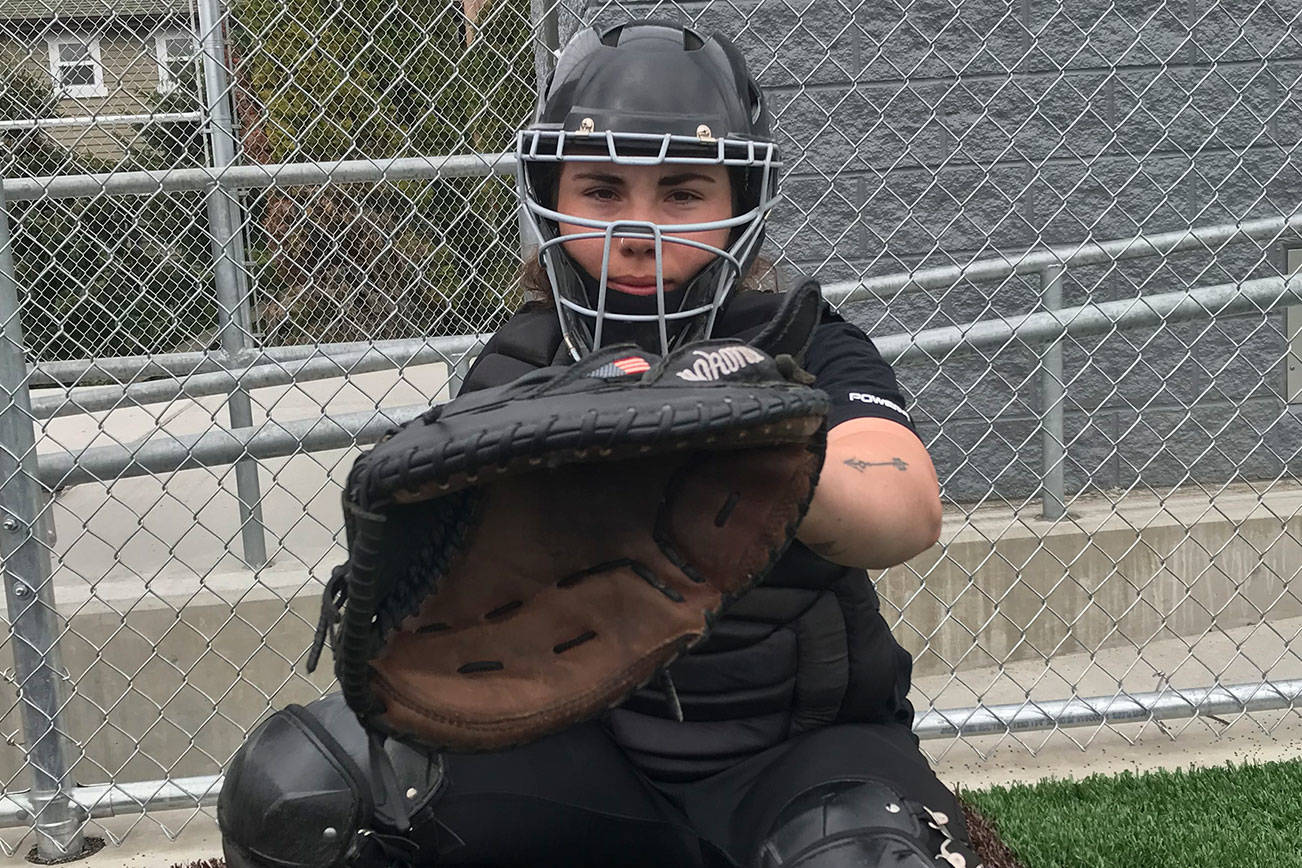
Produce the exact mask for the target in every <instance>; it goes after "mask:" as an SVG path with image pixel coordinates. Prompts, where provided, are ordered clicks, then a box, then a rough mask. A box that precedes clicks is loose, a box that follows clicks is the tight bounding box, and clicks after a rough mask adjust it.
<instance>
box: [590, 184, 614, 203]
mask: <svg viewBox="0 0 1302 868" xmlns="http://www.w3.org/2000/svg"><path fill="white" fill-rule="evenodd" d="M587 195H588V196H589V197H590V198H593V199H596V200H598V201H601V202H610V201H612V200H614V198H615V191H614V190H611V189H610V188H609V187H597V188H594V189H592V190H589V191H588V192H587Z"/></svg>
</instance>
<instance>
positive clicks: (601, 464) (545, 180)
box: [218, 21, 977, 868]
mask: <svg viewBox="0 0 1302 868" xmlns="http://www.w3.org/2000/svg"><path fill="white" fill-rule="evenodd" d="M769 124H770V121H769V114H768V111H767V109H766V107H765V102H764V96H763V94H762V93H761V91H760V88H759V86H758V85H757V83H756V82H755V80H754V79H753V78H752V77H751V75H750V74H749V73H748V71H747V69H746V66H745V63H744V61H743V60H742V57H741V55H740V53H739V52H738V51H737V50H736V48H735V47H734V46H732V45H731V44H730V43H729V42H728V41H726V40H725V39H723V38H720V37H718V36H707V35H702V34H698V33H696V32H694V31H693V30H690V29H685V28H682V27H679V26H677V25H674V24H668V23H664V22H656V21H637V22H630V23H627V24H624V25H620V26H617V27H613V28H610V29H607V30H604V31H597V30H595V29H594V30H586V31H583V32H580V33H579V34H578V35H577V36H576V37H575V38H574V39H573V40H571V42H570V43H569V44H568V45H567V46H566V48H565V49H564V51H563V52H562V54H561V56H560V57H559V60H558V62H557V67H556V70H555V73H554V74H553V76H552V78H551V80H550V81H549V82H548V84H547V86H546V87H545V89H544V92H543V93H542V94H540V96H539V102H538V108H537V113H536V117H535V122H534V123H533V124H532V125H531V126H529V127H528V128H527V129H525V130H523V131H521V133H520V135H519V138H518V143H517V151H516V156H517V159H518V182H519V192H520V196H521V204H522V207H523V211H524V214H525V216H526V218H527V223H528V225H530V226H531V227H532V229H533V231H534V232H535V233H536V236H537V237H536V241H537V242H538V246H539V254H538V259H537V261H536V262H535V263H531V264H530V266H529V267H527V268H526V274H525V282H526V287H527V288H529V289H531V290H533V291H534V292H535V294H537V295H540V296H541V297H540V298H535V299H533V300H531V301H530V302H528V303H526V304H525V306H524V307H523V308H522V309H521V310H520V311H519V312H517V313H516V315H515V316H514V317H512V318H511V320H510V321H509V322H507V323H506V325H505V326H503V327H502V328H501V329H500V330H499V331H498V332H497V334H496V335H494V337H493V338H492V339H491V340H490V341H489V343H488V345H487V346H486V347H485V348H484V351H483V353H482V354H481V355H480V356H479V358H478V360H477V361H476V363H475V365H474V367H473V368H472V369H471V371H470V372H469V374H468V376H467V378H466V381H465V386H464V389H463V392H462V395H460V396H458V398H457V399H455V400H454V401H452V402H450V403H448V404H446V405H443V406H442V407H436V408H434V409H432V410H431V411H430V412H428V413H426V414H424V415H423V416H422V417H421V418H420V419H417V420H414V421H413V422H412V423H409V424H407V425H404V426H402V427H400V428H399V429H396V430H394V431H392V432H390V434H389V435H387V436H386V437H385V438H384V439H383V440H382V441H381V443H379V444H378V445H377V446H376V447H375V448H374V449H373V450H372V451H371V452H369V453H367V454H366V455H364V456H362V457H361V458H359V459H358V461H357V464H356V465H355V466H354V468H353V471H352V473H351V474H350V476H349V480H348V483H347V486H346V490H345V494H344V512H345V523H346V529H347V534H348V543H349V560H348V563H347V564H345V565H344V566H342V567H340V568H339V569H337V570H336V571H335V573H334V575H333V576H332V578H331V580H330V582H329V584H328V587H327V591H326V595H325V599H324V601H323V609H322V621H321V626H320V629H319V631H318V637H317V643H316V646H315V647H314V649H313V653H312V655H311V659H310V661H309V665H315V662H316V657H317V655H318V654H319V653H320V651H321V646H322V645H323V644H324V643H325V642H326V641H327V639H328V640H329V641H330V644H331V646H332V649H333V652H334V659H335V672H336V675H337V676H338V677H339V682H340V686H341V692H340V693H338V694H333V695H331V696H328V697H326V698H324V699H321V700H319V701H316V702H313V703H310V704H308V705H307V706H306V707H300V706H290V707H288V708H286V709H284V710H282V711H280V712H278V713H276V714H274V715H272V716H271V717H270V718H268V719H267V720H266V721H264V722H263V723H262V724H261V725H260V726H259V727H258V728H257V729H256V730H255V731H254V732H253V733H252V734H251V735H250V736H249V738H248V740H247V741H246V743H245V744H244V746H243V747H242V748H241V749H240V750H239V751H238V752H237V753H236V755H235V757H234V758H233V759H232V761H231V764H230V767H229V769H228V770H227V774H226V777H225V781H224V785H223V789H222V792H221V798H220V802H219V806H218V819H219V822H220V825H221V829H222V840H223V847H224V850H225V855H226V860H227V864H228V865H230V866H231V868H288V866H309V865H310V866H358V868H366V866H377V868H381V866H416V865H445V864H446V865H520V866H545V865H557V866H562V865H563V866H578V865H603V866H604V865H630V866H637V865H647V866H651V865H655V866H663V865H674V866H764V868H777V866H784V868H796V866H799V868H840V866H850V865H855V866H905V868H933V866H935V865H937V864H942V865H951V866H960V868H961V866H976V865H977V859H976V858H975V856H974V855H973V853H972V850H971V847H970V844H969V842H968V835H967V830H966V828H965V825H964V822H963V814H962V811H961V809H960V807H959V805H958V803H957V801H956V799H955V798H954V796H953V795H952V794H951V793H950V792H949V791H948V790H947V789H946V788H945V787H944V786H943V785H942V784H941V783H940V781H939V780H938V779H937V778H936V776H935V775H934V773H933V772H932V771H931V769H930V768H929V766H928V764H927V762H926V760H925V758H924V757H923V755H922V754H921V752H920V750H919V748H918V742H917V739H916V738H915V737H914V736H913V734H912V732H911V729H910V727H911V723H912V720H913V708H912V706H911V705H910V703H909V701H908V699H907V698H906V695H907V693H908V690H909V681H910V676H911V668H912V660H911V658H910V656H909V654H908V653H907V652H905V651H904V650H903V649H902V648H901V647H900V646H899V645H898V644H897V643H896V642H895V641H894V639H893V638H892V637H891V635H890V633H889V631H888V629H887V626H886V623H885V621H884V620H883V618H882V616H881V614H880V613H879V611H878V608H879V607H878V599H877V596H876V593H875V591H874V588H873V585H872V583H871V581H870V580H869V579H868V577H867V575H866V573H865V569H868V568H884V567H887V566H891V565H894V564H898V563H901V562H903V561H904V560H906V559H908V558H909V557H911V556H913V555H915V554H917V553H918V552H920V551H922V550H923V549H925V548H927V547H929V546H931V545H932V544H933V543H934V542H935V541H936V538H937V536H938V534H939V528H940V501H939V494H938V484H937V480H936V475H935V471H934V469H933V467H932V464H931V461H930V459H929V457H928V455H927V452H926V449H925V448H924V446H923V445H922V443H921V441H920V440H919V439H918V437H917V435H916V434H915V432H914V429H913V423H912V421H911V419H910V417H909V415H908V413H907V412H906V410H905V409H904V400H903V397H902V395H901V393H900V390H899V387H898V386H897V383H896V380H895V376H894V374H893V372H892V371H891V369H890V367H889V366H888V365H887V364H886V363H885V362H884V361H883V360H882V358H881V356H880V355H879V354H878V353H877V351H876V349H875V348H874V347H873V344H872V343H871V341H869V339H868V338H867V337H866V336H865V335H864V334H863V332H861V331H860V330H859V329H857V328H855V327H854V326H852V325H850V324H849V323H847V322H845V321H844V320H843V319H842V318H841V317H840V316H838V315H837V314H836V313H835V312H833V311H832V310H831V309H830V308H829V307H828V306H827V305H826V304H824V303H823V302H822V300H821V297H820V295H819V293H818V288H817V285H816V284H814V283H812V282H805V283H804V284H802V285H801V286H800V287H799V288H797V289H796V290H793V291H791V292H787V293H776V292H762V291H757V290H756V289H753V288H749V284H750V283H751V282H752V281H753V279H754V274H753V272H756V271H758V270H761V269H757V268H756V266H755V263H756V259H757V254H758V251H759V248H760V245H761V243H762V241H763V237H764V227H765V221H766V219H767V217H768V214H769V212H770V210H771V209H772V208H773V206H774V204H775V202H776V201H777V187H778V173H779V169H780V164H779V161H778V157H777V148H776V145H775V143H774V141H773V136H772V133H771V131H770V127H769Z"/></svg>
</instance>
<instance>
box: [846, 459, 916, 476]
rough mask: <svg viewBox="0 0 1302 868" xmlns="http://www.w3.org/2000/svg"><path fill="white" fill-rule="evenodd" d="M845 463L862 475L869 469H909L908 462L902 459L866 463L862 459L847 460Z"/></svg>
mask: <svg viewBox="0 0 1302 868" xmlns="http://www.w3.org/2000/svg"><path fill="white" fill-rule="evenodd" d="M845 463H846V465H847V466H849V467H853V468H854V469H855V470H858V471H859V472H860V473H863V472H864V470H865V469H866V468H869V467H894V468H895V469H896V470H908V469H909V465H908V462H906V461H904V460H903V459H900V458H892V459H891V460H890V461H864V460H863V459H862V458H847V459H846V460H845Z"/></svg>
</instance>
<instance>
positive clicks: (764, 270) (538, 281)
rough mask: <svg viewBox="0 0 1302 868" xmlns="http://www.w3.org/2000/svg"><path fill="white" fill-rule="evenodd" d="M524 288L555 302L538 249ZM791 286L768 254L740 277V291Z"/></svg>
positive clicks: (527, 296) (523, 273)
mask: <svg viewBox="0 0 1302 868" xmlns="http://www.w3.org/2000/svg"><path fill="white" fill-rule="evenodd" d="M519 286H520V291H521V292H522V293H523V295H524V300H525V301H526V302H535V303H541V304H544V305H546V306H548V307H552V306H553V305H554V304H555V299H553V298H552V286H551V281H549V280H548V279H547V269H546V268H544V267H543V264H542V262H540V261H539V260H538V257H537V255H536V254H534V253H530V254H528V255H526V256H525V258H524V262H523V263H521V265H520V275H519ZM786 288H787V280H786V276H785V275H784V274H783V273H782V270H781V269H780V268H778V265H777V263H776V262H774V261H773V260H771V259H769V258H768V257H767V256H763V255H760V256H756V257H755V261H754V262H753V263H751V266H750V270H748V271H747V272H746V274H745V275H744V276H743V277H742V279H741V280H739V281H737V289H736V291H737V292H782V291H783V290H785V289H786Z"/></svg>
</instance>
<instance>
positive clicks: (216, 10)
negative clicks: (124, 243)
mask: <svg viewBox="0 0 1302 868" xmlns="http://www.w3.org/2000/svg"><path fill="white" fill-rule="evenodd" d="M198 6H199V29H200V31H201V37H202V44H203V84H204V106H205V110H206V113H207V120H208V123H207V127H208V141H209V146H210V148H211V150H212V161H213V168H214V169H216V170H218V172H220V171H221V170H222V169H223V168H226V167H227V166H232V165H234V164H235V155H236V153H237V150H238V149H237V147H236V144H237V141H236V138H235V122H234V117H233V112H232V110H231V97H230V80H229V78H228V76H227V75H226V62H227V61H226V59H227V53H226V39H225V33H224V26H225V24H224V21H223V17H222V9H221V2H220V0H200V2H199V4H198ZM237 195H238V194H237V193H235V192H231V193H227V191H226V189H225V188H224V187H223V186H222V185H221V184H214V185H213V186H212V187H211V188H210V189H209V191H208V225H209V230H210V232H211V235H212V239H213V241H212V246H213V262H214V270H213V282H214V284H215V288H216V293H217V325H218V328H219V330H220V339H221V347H222V349H223V350H225V351H226V356H227V362H228V366H230V367H238V366H239V365H240V363H241V361H242V360H241V359H240V358H239V355H240V352H241V351H242V350H243V349H245V347H247V346H248V338H249V334H250V331H251V328H252V322H253V317H252V314H251V312H250V310H249V289H248V280H247V279H246V277H247V275H246V274H245V271H244V244H243V237H242V235H241V223H242V221H241V217H240V206H239V200H238V199H237V198H236V197H237ZM227 408H228V409H229V412H230V417H231V426H232V427H234V428H248V427H251V426H252V425H253V404H252V402H251V401H250V399H249V393H248V391H247V390H245V389H235V390H233V391H232V392H231V394H230V398H229V399H228V401H227ZM235 489H236V494H237V500H238V501H239V510H240V535H241V537H242V540H243V544H244V562H245V563H246V564H247V565H248V566H249V567H250V568H251V569H257V568H258V567H261V566H262V565H263V564H265V563H266V562H267V540H266V535H265V531H264V526H263V523H262V493H261V488H260V485H259V482H258V463H257V461H255V460H253V459H251V458H246V459H242V460H240V461H238V462H236V464H235Z"/></svg>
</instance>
